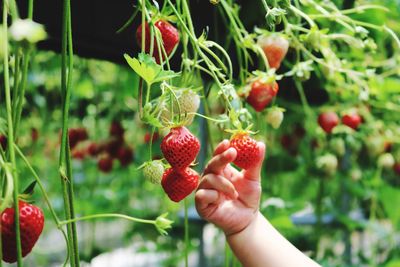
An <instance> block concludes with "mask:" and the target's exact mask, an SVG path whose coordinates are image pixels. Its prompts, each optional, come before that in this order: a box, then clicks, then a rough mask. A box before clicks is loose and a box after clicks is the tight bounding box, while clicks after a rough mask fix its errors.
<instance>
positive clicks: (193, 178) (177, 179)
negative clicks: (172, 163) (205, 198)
mask: <svg viewBox="0 0 400 267" xmlns="http://www.w3.org/2000/svg"><path fill="white" fill-rule="evenodd" d="M198 182H199V175H198V174H197V173H196V172H195V171H194V170H192V169H190V168H186V169H184V170H182V171H177V170H175V169H173V168H169V169H167V170H166V171H165V172H164V174H163V177H162V180H161V185H162V187H163V189H164V191H165V193H167V195H168V197H169V198H170V199H171V200H172V201H175V202H179V201H181V200H182V199H184V198H185V197H187V196H188V195H190V193H192V192H193V191H194V190H195V189H196V188H197V185H198Z"/></svg>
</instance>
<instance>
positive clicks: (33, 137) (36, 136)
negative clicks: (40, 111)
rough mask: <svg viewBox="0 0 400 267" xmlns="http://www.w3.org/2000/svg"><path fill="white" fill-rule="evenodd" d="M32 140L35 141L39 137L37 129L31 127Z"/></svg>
mask: <svg viewBox="0 0 400 267" xmlns="http://www.w3.org/2000/svg"><path fill="white" fill-rule="evenodd" d="M31 138H32V142H36V141H37V140H38V139H39V131H38V130H37V129H36V128H31Z"/></svg>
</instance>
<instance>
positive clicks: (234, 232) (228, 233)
mask: <svg viewBox="0 0 400 267" xmlns="http://www.w3.org/2000/svg"><path fill="white" fill-rule="evenodd" d="M259 217H260V212H259V210H258V209H257V210H255V211H254V214H253V216H252V218H251V220H249V223H248V224H246V225H245V226H244V227H242V228H241V229H236V230H230V229H229V230H224V234H225V236H226V238H227V239H229V238H231V237H234V236H238V235H240V234H242V233H244V232H246V231H248V230H249V229H251V228H252V226H253V225H254V224H255V223H256V221H257V220H258V218H259Z"/></svg>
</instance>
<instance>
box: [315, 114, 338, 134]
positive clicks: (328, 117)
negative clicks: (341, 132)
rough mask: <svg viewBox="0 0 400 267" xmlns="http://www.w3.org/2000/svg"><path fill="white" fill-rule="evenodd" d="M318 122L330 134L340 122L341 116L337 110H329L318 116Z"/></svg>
mask: <svg viewBox="0 0 400 267" xmlns="http://www.w3.org/2000/svg"><path fill="white" fill-rule="evenodd" d="M318 124H319V126H321V128H322V129H323V130H324V131H325V132H326V133H328V134H330V133H331V132H332V130H333V128H335V127H336V126H337V125H338V124H339V117H338V115H337V114H336V113H335V112H332V111H329V112H324V113H321V114H320V115H319V116H318Z"/></svg>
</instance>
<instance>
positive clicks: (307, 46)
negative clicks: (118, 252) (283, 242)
mask: <svg viewBox="0 0 400 267" xmlns="http://www.w3.org/2000/svg"><path fill="white" fill-rule="evenodd" d="M200 2H201V3H197V2H196V1H188V0H165V1H147V0H138V1H134V2H133V5H134V8H133V10H132V16H131V17H130V18H129V19H127V21H126V23H125V24H124V26H122V28H121V29H120V30H118V33H113V34H115V38H116V39H117V37H119V36H121V35H117V34H122V35H124V34H126V35H129V38H130V43H129V49H128V50H127V51H125V54H120V55H118V56H119V61H121V60H125V61H124V62H123V63H122V64H121V65H120V66H117V65H116V64H113V63H110V62H104V61H98V60H93V59H83V58H80V57H78V56H77V55H75V54H74V53H75V51H74V48H75V49H76V53H80V52H81V51H82V42H79V38H80V37H81V36H80V35H81V34H80V32H79V31H76V29H79V30H81V28H80V26H81V25H77V24H78V23H77V22H75V17H74V14H75V13H74V12H76V10H78V8H79V6H78V4H77V6H76V9H75V7H74V9H71V7H70V0H64V1H63V6H62V16H61V18H57V19H58V23H60V22H61V25H62V32H61V33H60V34H59V35H57V36H55V34H54V32H52V29H53V28H54V25H45V26H43V25H41V24H38V23H37V22H35V21H34V20H35V18H36V17H37V18H39V15H40V13H39V12H38V13H37V15H36V13H35V12H37V11H36V10H37V9H36V7H37V6H39V4H40V3H39V4H38V3H34V1H28V3H27V9H26V11H27V14H24V13H23V12H25V9H24V8H21V4H20V3H19V1H15V0H7V1H3V3H2V9H1V10H2V12H3V14H2V23H1V24H2V25H1V31H0V32H1V33H0V59H1V61H2V66H1V68H0V73H1V75H2V78H1V79H0V80H1V83H2V86H1V90H0V184H1V185H2V186H1V188H0V212H1V214H2V217H1V219H2V220H1V225H0V228H1V233H2V235H1V239H2V243H1V244H2V250H1V251H2V258H3V259H4V260H5V261H6V262H16V263H17V265H18V266H23V265H27V264H28V265H29V264H31V261H30V260H35V257H30V256H29V253H30V252H31V250H32V253H34V254H35V247H33V246H34V245H35V243H36V241H37V240H38V238H42V237H39V236H44V235H47V234H49V232H48V231H50V230H48V229H50V228H54V229H56V230H57V231H58V232H59V233H60V236H62V237H64V239H65V248H66V249H65V253H63V254H64V255H65V259H61V260H59V261H58V262H57V264H59V265H61V264H62V261H64V262H65V263H64V265H70V266H80V265H81V263H82V261H91V260H92V259H93V257H94V256H95V254H96V249H99V248H98V247H100V244H96V242H95V241H94V240H95V239H94V238H93V237H90V236H89V237H87V236H88V235H89V234H87V233H84V234H79V235H78V233H79V231H77V227H78V224H79V226H80V224H82V225H86V224H87V225H89V227H90V229H98V228H96V227H95V226H97V225H96V224H97V223H98V222H97V221H98V220H107V219H113V221H114V220H117V219H126V220H128V221H131V222H136V223H135V224H134V226H133V227H135V228H134V229H133V231H129V232H130V233H124V234H125V235H126V236H125V238H124V241H125V242H126V243H128V242H131V239H130V237H132V239H133V236H134V235H135V234H143V235H141V236H140V239H141V240H143V239H146V240H149V242H153V241H154V243H155V244H157V245H156V246H155V247H157V249H159V250H163V249H165V247H167V246H169V247H170V250H171V253H170V254H171V255H173V256H174V257H175V258H176V259H172V257H171V259H169V260H171V262H168V261H167V260H166V263H165V264H170V265H173V266H177V265H181V264H182V262H184V263H185V266H189V254H190V252H191V251H190V250H191V249H193V247H194V244H197V243H196V242H191V241H192V240H191V239H194V238H195V236H196V235H195V234H192V232H193V231H194V230H193V229H195V228H196V226H195V224H192V223H190V222H189V211H190V209H189V207H190V206H192V205H193V194H192V193H193V192H194V191H195V190H196V188H197V186H198V183H199V179H200V175H199V174H200V173H203V170H204V167H205V166H206V163H207V160H208V159H209V158H210V157H211V156H212V153H213V151H214V149H215V146H216V145H217V144H218V143H220V141H222V140H223V139H230V146H231V147H233V148H234V149H235V150H236V152H237V157H236V159H235V161H234V162H233V163H234V165H235V168H237V169H244V170H246V169H248V168H251V166H252V164H254V162H256V161H257V159H258V158H259V151H258V150H257V142H258V141H261V142H264V143H265V144H266V147H267V149H266V160H265V164H264V167H263V169H262V180H263V182H262V187H263V188H262V189H263V195H262V198H261V211H262V212H263V213H264V214H265V215H266V216H267V217H268V219H269V220H270V221H271V223H272V224H273V225H274V226H275V227H277V228H278V229H279V230H281V231H283V232H284V233H285V236H288V238H289V239H290V240H291V241H293V243H295V245H296V246H298V247H301V248H302V249H304V250H307V251H310V255H311V257H312V258H314V259H315V260H317V261H318V262H320V263H321V264H322V265H324V266H350V265H351V264H353V265H354V264H355V265H357V266H381V265H382V266H395V265H396V264H397V263H398V261H399V259H400V255H399V253H398V251H397V250H396V249H395V248H396V247H398V245H399V243H398V240H396V239H395V238H394V236H396V234H398V231H399V229H400V228H399V226H400V218H399V216H398V212H397V207H396V203H397V202H398V201H400V200H399V195H400V188H399V187H400V183H399V180H398V177H399V173H400V167H399V164H400V141H399V140H400V129H399V125H398V122H399V120H400V117H399V115H398V114H399V111H400V98H399V92H400V91H399V88H400V81H399V58H400V57H399V49H400V39H399V37H398V34H399V32H400V27H399V26H398V23H397V21H398V20H399V18H400V15H399V14H400V12H399V7H398V3H396V1H386V0H385V1H375V0H361V1H342V0H335V1H333V0H326V1H319V0H293V1H288V0H275V1H272V0H259V1H247V2H245V1H238V0H219V1H214V0H213V1H200ZM119 4H120V3H119ZM121 5H123V3H122V2H121ZM34 7H35V8H34ZM131 7H132V3H127V4H126V8H127V9H129V8H131ZM202 9H204V10H206V11H203V10H202ZM110 10H111V9H110ZM93 12H95V11H93ZM110 12H111V11H110ZM113 15H114V14H110V16H109V17H110V18H112V20H113V21H114V20H115V21H117V17H118V16H113ZM72 18H74V20H73V19H72ZM123 19H125V18H123ZM38 21H40V20H38ZM77 21H78V20H77ZM75 23H76V24H75ZM73 26H74V27H77V28H73ZM82 28H83V27H82ZM46 29H47V30H48V33H46ZM104 30H106V29H104ZM114 30H116V29H114ZM75 31H76V32H75ZM46 38H48V40H49V42H50V43H51V42H53V41H56V40H60V47H59V49H58V50H57V49H56V50H57V51H60V52H59V54H55V53H50V52H44V51H41V50H38V49H37V46H36V45H37V43H38V42H41V41H43V40H46ZM75 40H78V41H76V42H75ZM39 44H40V43H39ZM45 44H46V43H45ZM47 44H48V43H47ZM110 44H113V42H110V43H107V46H111V47H109V49H111V50H113V49H114V48H113V47H112V45H110ZM84 45H87V46H89V48H92V46H93V49H87V47H86V50H93V51H94V52H93V54H95V53H96V52H95V51H97V50H96V49H95V47H96V44H94V43H93V44H91V43H84ZM38 47H39V48H42V47H46V45H40V46H38ZM83 50H84V49H83ZM100 50H101V49H100ZM119 63H121V62H119ZM250 129H251V131H252V132H250ZM240 171H241V170H240ZM56 177H58V179H56ZM31 180H35V181H36V183H37V185H36V187H37V189H38V190H37V192H35V193H34V194H33V195H32V197H33V198H34V199H35V204H27V202H25V201H26V194H25V193H21V190H20V189H21V187H22V186H24V185H26V184H30V183H31V182H32V181H31ZM76 196H79V198H77V197H76ZM25 209H33V210H34V211H35V212H34V214H30V215H32V217H29V216H27V215H26V214H25V213H23V212H22V211H24V210H25ZM180 209H183V217H184V220H183V222H182V223H181V221H180V220H179V218H178V215H177V214H178V212H177V211H178V210H180ZM16 210H19V211H21V212H14V211H16ZM167 212H169V214H170V215H169V217H170V218H172V219H174V221H175V223H174V231H171V236H170V237H154V236H153V235H154V233H153V232H156V231H153V232H151V230H152V229H150V230H149V231H147V228H146V227H145V226H140V225H139V224H137V223H145V224H151V225H153V226H155V228H156V230H158V233H160V234H162V235H165V234H166V233H167V232H166V230H168V229H169V228H170V227H171V224H172V221H171V220H170V219H168V218H167V215H166V213H167ZM127 214H131V215H132V216H130V215H127ZM158 214H161V215H159V216H158ZM299 214H300V215H299ZM354 214H356V215H354ZM39 215H40V216H39ZM34 216H36V217H38V218H39V217H40V218H39V219H38V218H33V217H34ZM44 217H45V219H43V218H44ZM139 217H140V218H139ZM141 218H145V219H141ZM148 218H156V219H154V220H151V219H148ZM299 218H300V219H299ZM310 218H311V219H310ZM34 219H35V220H36V224H33V223H31V222H32V221H33V220H34ZM42 219H43V220H42ZM51 220H52V223H49V221H51ZM44 222H45V223H46V226H45V227H44V232H43V234H41V232H42V229H43V223H44ZM107 222H108V221H107ZM302 224H308V226H310V227H309V228H307V227H303V226H302ZM385 225H389V226H390V227H388V228H390V229H389V230H386V228H384V226H385ZM136 227H138V228H136ZM140 227H142V228H140ZM377 228H380V229H382V233H381V232H379V233H380V234H381V235H378V234H377V231H375V230H374V229H377ZM180 229H182V234H179V231H180ZM309 229H312V230H309ZM175 230H176V231H175ZM28 232H32V233H34V235H32V238H28V235H27V233H28ZM156 233H157V232H156ZM360 233H363V234H365V235H367V236H372V237H375V239H376V240H377V241H376V242H372V241H371V244H369V245H368V246H367V245H364V244H362V245H360V244H355V243H354V241H353V240H352V239H350V236H353V237H357V236H358V235H360ZM147 234H148V236H147ZM129 235H131V236H129ZM382 236H383V237H382ZM135 237H137V236H135ZM80 238H82V239H84V240H86V238H87V239H91V240H92V241H91V242H88V243H90V245H87V244H86V242H83V241H82V239H80ZM174 238H175V239H176V240H175V239H174ZM28 239H29V240H28ZM153 239H154V240H153ZM375 239H374V238H371V240H375ZM135 240H136V239H135ZM171 240H173V241H177V242H171ZM299 240H301V241H299ZM78 241H79V242H78ZM163 242H164V243H163ZM181 242H183V243H184V245H182V244H181ZM39 243H40V242H39ZM111 243H112V242H111ZM172 243H173V244H175V246H176V247H175V246H174V245H171V244H172ZM162 244H164V246H165V247H163V246H162ZM166 244H169V245H166ZM310 244H311V245H310ZM325 244H328V245H325ZM338 244H339V246H340V247H343V248H344V249H343V253H341V255H339V254H337V251H336V250H335V249H333V248H335V247H338ZM107 245H108V244H107ZM36 246H38V245H36ZM216 246H217V245H216ZM32 247H33V249H32ZM182 247H184V253H183V255H180V254H179V255H178V253H173V252H174V251H178V250H179V249H181V248H182ZM108 249H112V248H108ZM146 249H148V248H146ZM104 250H106V249H104ZM352 250H353V251H352ZM38 251H41V250H40V249H38ZM216 251H218V252H222V251H220V250H218V249H217V250H216ZM41 253H42V252H41ZM41 253H37V254H38V255H39V256H38V257H39V260H38V262H39V261H40V260H42V259H41V256H40V254H41ZM216 254H219V255H223V256H215V259H216V260H215V261H213V263H215V265H216V266H222V265H223V264H225V266H237V261H236V260H235V259H234V257H233V256H232V254H231V252H230V251H229V249H228V248H227V249H226V251H225V253H216ZM35 255H36V254H35ZM47 256H49V255H48V254H46V257H47ZM24 257H25V258H24ZM42 258H44V256H43V257H42ZM47 258H49V261H48V262H47V261H46V263H48V265H50V259H51V258H53V257H52V256H49V257H47ZM213 260H214V259H213ZM222 261H224V263H222ZM43 262H44V261H43ZM57 264H56V265H57ZM0 266H1V264H0Z"/></svg>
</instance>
